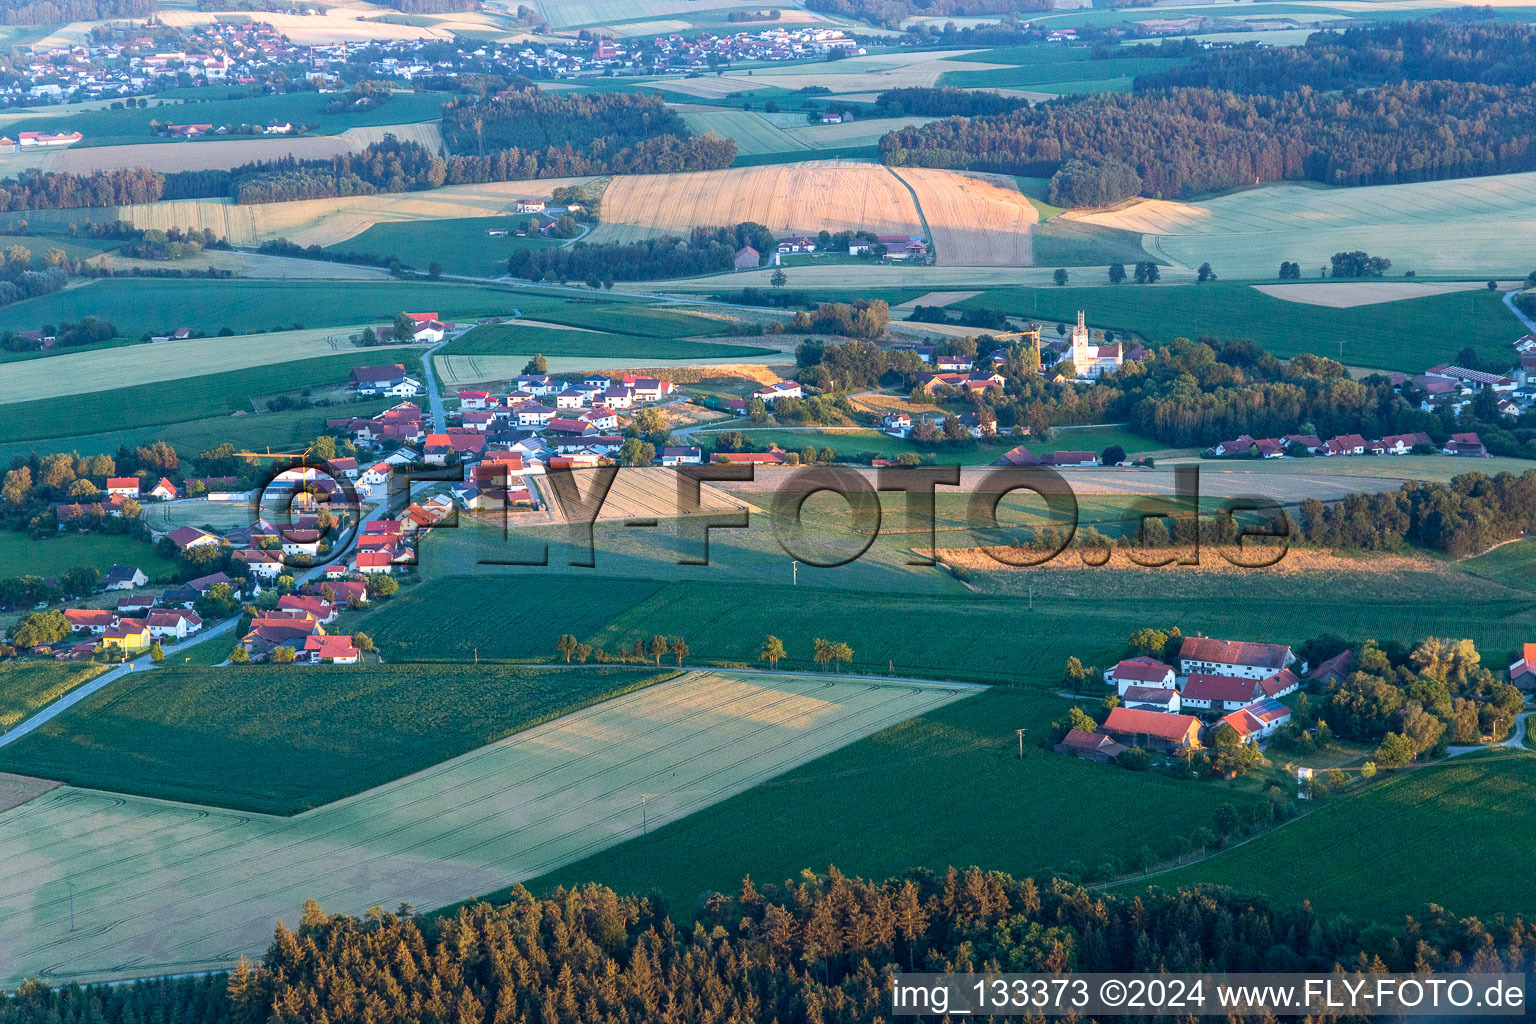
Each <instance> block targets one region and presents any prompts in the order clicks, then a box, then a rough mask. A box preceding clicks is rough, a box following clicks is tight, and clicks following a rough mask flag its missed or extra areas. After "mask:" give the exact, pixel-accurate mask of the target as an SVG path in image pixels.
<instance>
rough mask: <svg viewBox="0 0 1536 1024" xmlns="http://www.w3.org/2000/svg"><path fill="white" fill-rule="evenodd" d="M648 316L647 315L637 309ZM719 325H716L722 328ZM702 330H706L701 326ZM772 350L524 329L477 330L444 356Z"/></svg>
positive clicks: (650, 355)
mask: <svg viewBox="0 0 1536 1024" xmlns="http://www.w3.org/2000/svg"><path fill="white" fill-rule="evenodd" d="M635 312H639V313H645V312H648V311H647V310H643V309H637V310H635ZM718 322H719V321H715V323H718ZM700 326H701V327H704V326H706V324H705V323H701V325H700ZM772 351H773V349H766V348H756V347H753V346H748V345H718V344H711V343H709V342H705V341H682V340H678V339H670V338H637V337H632V336H626V335H622V334H600V333H597V332H595V331H569V330H562V329H560V328H551V327H530V326H524V325H522V324H488V325H486V326H484V327H476V328H475V329H474V330H472V331H470V332H469V333H468V334H465V335H463V336H462V337H459V338H455V339H454V340H453V341H451V342H449V343H448V344H447V346H445V347H444V348H443V349H442V351H441V353H440V354H441V355H445V356H511V355H516V356H521V355H528V356H531V355H533V354H534V353H542V354H544V355H546V356H549V357H551V358H554V357H561V358H578V359H585V358H603V359H729V358H732V357H737V358H746V357H748V356H758V355H766V354H768V353H770V352H772Z"/></svg>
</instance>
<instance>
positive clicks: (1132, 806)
mask: <svg viewBox="0 0 1536 1024" xmlns="http://www.w3.org/2000/svg"><path fill="white" fill-rule="evenodd" d="M1067 706H1068V705H1067V703H1066V702H1064V701H1062V700H1059V699H1055V698H1050V697H1045V696H1042V695H1038V694H1028V693H1022V692H1019V691H1011V690H991V691H988V692H985V693H981V694H978V695H977V696H975V697H972V698H970V699H968V700H963V701H959V702H957V703H955V704H951V705H948V706H946V707H943V708H940V709H938V710H936V711H932V712H929V713H928V714H926V715H924V716H922V717H921V718H916V719H913V720H911V721H908V722H905V723H903V724H901V725H898V726H896V727H894V728H891V729H887V730H885V731H884V732H880V733H876V734H875V735H874V736H871V737H869V738H867V739H864V740H860V741H859V742H857V743H854V744H851V745H849V746H847V747H845V748H844V749H842V750H839V751H836V752H835V753H832V754H829V755H827V756H826V757H823V758H821V759H819V760H817V761H812V762H811V763H809V764H807V765H803V766H801V767H800V768H798V769H796V770H794V771H792V772H789V773H788V774H786V775H784V776H781V777H780V778H777V779H774V780H772V781H770V782H767V783H764V784H762V785H759V786H757V787H756V788H755V789H752V790H750V791H748V792H746V793H743V794H742V795H740V796H738V797H734V798H732V799H730V800H727V801H725V802H724V803H721V804H717V805H716V806H714V807H710V808H706V809H705V810H702V811H700V812H698V813H696V814H693V815H691V816H690V817H688V818H686V819H684V820H683V821H680V822H675V823H673V824H671V825H667V826H666V827H664V828H661V829H658V830H656V831H655V832H653V833H652V834H651V835H648V836H645V837H643V838H638V839H632V840H630V841H629V842H627V843H624V844H621V845H619V846H615V847H613V848H612V849H609V850H606V851H604V852H602V853H598V854H596V855H594V856H591V857H588V858H586V859H585V860H581V861H577V862H576V863H574V864H571V865H568V866H567V867H565V868H562V869H560V870H558V871H555V872H552V873H550V874H548V875H545V876H543V877H542V878H538V879H535V880H533V881H532V882H529V883H527V884H528V886H529V888H531V889H532V890H533V891H534V892H542V891H545V890H547V889H549V888H551V887H553V886H554V885H557V884H565V885H570V884H572V883H576V882H588V881H591V882H599V883H601V884H604V885H609V886H612V887H613V888H615V889H617V890H618V891H620V892H640V893H644V892H647V891H649V890H650V889H651V888H652V887H656V888H660V889H661V890H662V891H663V892H664V893H666V895H667V896H668V897H669V898H670V900H671V904H672V910H673V912H674V913H675V914H677V915H678V916H679V917H684V918H686V917H689V916H691V913H692V911H693V909H694V907H695V906H696V901H697V899H698V898H699V896H700V894H701V893H704V892H711V891H724V892H735V891H737V890H738V889H739V888H740V887H741V880H742V878H743V877H744V876H746V875H751V877H752V880H753V882H754V883H755V884H756V885H758V886H759V887H761V886H763V885H766V884H777V883H782V882H784V881H786V880H789V881H795V880H798V878H799V876H800V872H801V870H802V869H805V868H809V869H811V870H814V871H825V870H826V869H827V867H828V865H836V866H837V867H838V868H839V869H840V870H842V871H843V872H845V873H847V874H850V875H859V876H862V877H865V878H886V877H889V876H892V875H899V874H901V873H902V872H904V871H906V870H908V869H909V868H914V867H925V868H929V869H932V870H935V871H938V872H940V873H942V872H943V871H944V869H945V868H946V867H948V866H950V865H954V866H956V867H959V868H964V867H968V866H970V865H973V864H975V865H981V866H982V867H984V868H988V869H996V870H999V871H1007V872H1009V873H1011V874H1013V875H1015V876H1016V877H1020V878H1022V877H1026V876H1030V875H1034V876H1036V877H1039V876H1042V875H1046V874H1049V873H1050V872H1051V871H1053V870H1055V871H1060V872H1074V873H1076V872H1082V871H1084V870H1085V869H1094V868H1098V867H1099V866H1100V865H1101V864H1103V863H1104V862H1105V860H1106V859H1107V858H1111V857H1113V858H1115V859H1116V860H1117V861H1120V862H1124V861H1125V860H1126V859H1128V858H1131V857H1133V856H1135V855H1136V853H1137V851H1138V850H1139V849H1140V848H1141V847H1143V846H1146V847H1148V848H1150V849H1151V850H1152V851H1153V852H1154V853H1155V854H1158V855H1163V856H1166V855H1171V854H1173V853H1174V852H1175V847H1174V844H1175V843H1176V841H1177V840H1178V838H1179V837H1183V836H1189V835H1192V834H1193V833H1194V831H1195V830H1196V829H1198V828H1202V827H1209V823H1210V820H1211V817H1212V815H1213V814H1214V813H1215V811H1216V808H1217V807H1218V806H1220V805H1221V804H1223V803H1232V804H1234V805H1237V806H1238V807H1241V808H1246V807H1248V806H1249V805H1250V804H1252V803H1253V802H1254V801H1255V800H1256V799H1258V798H1257V797H1256V796H1254V794H1252V793H1251V792H1246V791H1242V790H1236V789H1230V788H1228V787H1226V786H1223V785H1215V784H1208V783H1184V782H1178V781H1175V780H1173V779H1169V778H1167V777H1166V776H1161V775H1155V774H1151V773H1146V774H1133V773H1130V772H1127V771H1124V770H1123V769H1120V768H1116V767H1113V766H1107V765H1096V764H1091V763H1089V762H1087V761H1078V760H1075V759H1068V758H1065V757H1057V756H1056V755H1054V754H1051V753H1048V752H1045V751H1042V750H1040V749H1038V748H1037V747H1036V746H1035V743H1036V741H1037V740H1038V738H1039V737H1040V736H1041V735H1042V734H1043V733H1044V731H1045V730H1046V729H1047V728H1048V727H1049V724H1050V722H1051V721H1052V720H1053V719H1055V718H1059V717H1060V716H1061V715H1062V714H1063V713H1064V712H1065V711H1066V708H1067ZM1020 728H1023V729H1027V730H1028V732H1026V734H1025V742H1026V750H1025V754H1026V756H1025V759H1024V760H1023V761H1020V760H1018V740H1017V737H1016V734H1015V732H1014V730H1015V729H1020Z"/></svg>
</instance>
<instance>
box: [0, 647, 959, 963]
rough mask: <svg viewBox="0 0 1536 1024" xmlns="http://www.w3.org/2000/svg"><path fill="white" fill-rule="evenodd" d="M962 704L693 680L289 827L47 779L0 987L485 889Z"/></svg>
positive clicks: (2, 953) (852, 689) (25, 831)
mask: <svg viewBox="0 0 1536 1024" xmlns="http://www.w3.org/2000/svg"><path fill="white" fill-rule="evenodd" d="M161 671H162V672H169V670H161ZM318 671H321V672H324V671H325V670H324V669H321V670H318ZM574 671H576V672H581V671H584V670H582V669H577V670H574ZM155 674H159V673H155ZM204 674H205V675H206V673H204ZM310 674H312V673H306V675H310ZM357 675H358V676H361V675H362V673H357ZM960 696H963V691H958V690H956V689H955V688H952V687H944V686H917V685H911V684H901V685H878V684H877V685H871V684H869V683H867V682H859V683H842V682H839V681H837V680H835V679H830V678H827V677H800V678H795V677H785V676H767V675H755V676H733V675H731V674H730V673H689V674H687V675H685V676H683V677H681V678H679V679H676V680H674V681H671V682H667V683H662V684H659V685H656V686H651V687H648V688H646V689H643V690H639V691H636V692H634V693H630V694H628V695H626V696H623V697H619V698H617V699H615V700H611V701H606V702H603V703H600V704H596V705H594V706H592V707H589V708H586V709H584V710H582V711H578V712H576V713H574V714H571V715H568V716H566V717H564V718H560V719H556V720H554V721H552V722H548V723H546V724H544V725H540V726H536V727H534V728H532V729H527V730H525V731H523V732H519V733H515V734H514V735H511V736H509V737H507V738H505V739H502V740H499V741H497V742H495V743H493V744H491V745H490V746H486V747H481V748H480V749H478V750H474V751H472V752H470V753H467V754H464V755H462V756H460V757H458V758H455V759H454V760H452V761H448V762H446V763H444V764H440V765H436V766H434V767H432V768H428V769H426V770H425V771H422V772H419V773H417V774H415V775H412V776H409V777H407V778H403V779H400V780H399V781H396V782H391V783H388V784H386V785H383V786H380V787H378V788H375V789H372V790H369V791H367V792H364V793H361V794H359V795H357V796H354V797H351V798H348V799H346V800H343V801H340V802H338V803H334V804H329V805H327V806H325V807H322V808H319V809H317V810H315V811H311V812H309V813H307V814H304V815H302V816H300V817H297V818H274V817H269V816H266V815H258V814H250V813H234V812H225V811H219V810H211V809H208V808H204V807H198V806H193V805H185V804H173V803H165V802H159V801H152V800H146V799H143V798H138V797H126V798H125V797H121V796H117V795H113V794H108V793H101V792H95V791H90V790H78V789H73V788H70V787H64V788H61V789H56V790H54V791H52V792H51V793H48V794H47V795H45V796H43V797H40V798H38V799H36V800H33V801H32V802H31V803H28V804H24V805H23V806H21V807H19V808H16V809H14V810H13V811H9V812H6V814H5V816H4V817H3V818H0V860H3V861H4V862H5V863H6V864H7V866H8V867H9V868H10V870H8V871H6V872H5V873H4V877H3V878H0V964H4V968H3V970H0V984H3V985H5V986H7V987H14V986H15V985H16V984H17V982H18V981H19V980H20V979H21V978H22V977H36V976H39V975H45V976H46V977H48V978H49V979H50V980H55V981H59V982H66V981H69V980H79V981H86V980H106V979H109V978H118V977H124V976H138V975H145V974H155V973H165V972H169V971H190V970H212V969H222V968H228V967H230V966H231V965H232V964H233V963H234V960H235V958H236V957H237V956H239V955H241V954H246V955H257V954H259V953H260V952H261V950H262V949H264V948H265V947H266V945H267V944H268V943H269V942H270V941H271V937H272V929H273V927H274V925H275V924H276V922H277V921H278V920H279V919H281V920H283V921H285V922H287V923H288V924H289V925H290V926H292V925H296V924H297V922H298V920H299V917H300V915H301V913H302V907H303V903H304V901H305V900H306V899H308V898H311V897H313V898H314V899H317V900H319V901H320V903H321V904H322V905H324V906H325V907H326V909H327V910H330V911H332V912H334V913H344V914H354V915H358V914H361V913H362V912H363V911H364V910H366V908H368V907H371V906H389V907H393V906H396V905H397V904H399V903H401V902H409V903H411V904H413V905H415V906H417V907H420V908H422V909H424V910H426V909H432V908H434V907H439V906H442V905H444V904H447V903H452V902H455V901H457V900H461V899H465V898H468V897H472V896H476V895H479V894H481V893H486V892H491V891H493V890H496V889H500V888H504V887H506V886H508V885H511V884H512V883H513V882H516V881H518V880H521V879H526V878H531V877H534V876H537V875H542V874H545V873H547V872H549V871H552V870H554V869H555V868H557V867H559V866H560V865H562V864H566V863H569V862H570V861H573V860H576V859H578V858H580V857H583V856H587V855H590V854H592V853H595V852H597V851H599V850H601V849H604V848H606V847H607V846H610V845H612V844H614V843H617V842H620V841H622V840H624V839H626V838H629V837H631V836H634V835H639V834H641V833H642V832H643V831H644V830H645V829H646V828H647V827H649V828H653V829H654V828H659V827H661V826H663V825H665V824H666V823H667V822H669V821H673V820H676V819H678V818H681V817H683V816H685V815H688V814H692V813H694V812H696V811H698V810H701V809H702V808H704V807H707V806H709V805H710V804H713V803H716V802H718V801H720V800H724V799H727V798H729V797H731V796H734V795H736V794H738V793H741V792H743V791H745V790H747V789H749V788H750V787H752V786H754V785H756V784H758V783H760V782H763V781H765V780H767V779H770V778H773V777H776V776H778V775H781V774H783V773H784V772H786V771H789V770H791V769H793V768H795V767H796V766H798V765H800V764H803V763H804V762H806V761H809V760H812V759H814V758H816V757H819V756H821V755H823V754H826V753H828V752H830V751H833V750H836V749H837V748H839V747H842V746H844V745H846V744H848V743H851V742H853V741H855V740H857V739H860V738H862V737H864V736H867V735H869V734H871V733H875V732H878V731H880V730H881V729H885V728H888V727H890V726H892V725H895V724H896V723H898V722H902V721H905V720H906V719H908V718H911V717H913V716H914V715H921V714H925V713H927V712H929V711H931V710H933V709H934V708H935V707H938V706H941V705H943V704H945V703H948V702H950V701H953V700H955V699H957V698H958V697H960ZM358 703H360V702H358ZM454 713H455V714H457V713H459V712H458V710H456V711H455V712H454ZM208 739H209V741H210V742H213V743H215V745H217V743H218V742H219V741H218V740H217V738H216V734H214V733H211V732H210V733H209V734H208ZM21 745H22V744H18V746H21ZM197 745H198V746H206V745H207V744H204V743H198V744H197ZM125 767H126V766H125ZM642 794H643V795H644V797H645V808H644V819H643V820H642V810H641V796H642ZM172 852H174V854H175V855H174V856H170V854H171V853H172ZM66 882H68V883H71V884H72V886H73V892H74V908H75V915H76V919H77V922H78V924H79V927H78V930H76V931H71V930H70V928H69V919H70V898H69V887H68V886H66Z"/></svg>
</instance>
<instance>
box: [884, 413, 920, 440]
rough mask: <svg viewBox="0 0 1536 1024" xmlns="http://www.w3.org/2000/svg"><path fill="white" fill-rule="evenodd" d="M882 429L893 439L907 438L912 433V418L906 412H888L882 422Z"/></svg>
mask: <svg viewBox="0 0 1536 1024" xmlns="http://www.w3.org/2000/svg"><path fill="white" fill-rule="evenodd" d="M880 429H881V430H882V431H884V432H885V433H887V434H890V435H891V436H892V437H906V436H907V435H908V434H910V433H912V417H911V416H908V415H907V414H906V413H904V412H888V413H886V414H885V416H884V417H882V418H881V420H880Z"/></svg>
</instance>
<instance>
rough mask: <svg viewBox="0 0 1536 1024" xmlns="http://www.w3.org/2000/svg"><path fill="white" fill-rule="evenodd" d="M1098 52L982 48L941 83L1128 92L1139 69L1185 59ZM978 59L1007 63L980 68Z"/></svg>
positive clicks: (1154, 69) (1162, 67)
mask: <svg viewBox="0 0 1536 1024" xmlns="http://www.w3.org/2000/svg"><path fill="white" fill-rule="evenodd" d="M1071 24H1073V25H1077V24H1080V23H1079V22H1071ZM1096 52H1097V51H1090V50H1087V49H1084V48H1082V47H1072V48H1067V47H1062V46H1057V45H1050V44H1037V45H1034V46H1010V47H1004V48H1001V49H996V50H983V51H981V52H980V53H974V54H969V55H968V56H966V57H964V58H962V59H961V60H962V62H963V63H964V64H965V65H966V67H967V70H961V71H951V72H948V73H946V74H943V75H942V76H940V78H939V81H938V84H939V85H941V86H953V87H955V88H957V89H1023V90H1027V91H1030V92H1040V93H1049V94H1066V93H1080V92H1124V91H1126V90H1128V89H1130V87H1131V81H1132V79H1134V78H1135V77H1136V76H1137V75H1146V74H1155V73H1157V72H1159V71H1166V70H1168V69H1169V68H1174V67H1178V66H1179V65H1181V64H1184V63H1186V62H1185V60H1184V59H1183V58H1168V57H1115V56H1109V57H1100V58H1098V59H1095V58H1094V54H1095V53H1096ZM1109 52H1110V53H1113V51H1109ZM977 63H983V64H1001V65H1007V66H1006V67H991V68H983V69H976V68H975V67H974V65H976V64H977Z"/></svg>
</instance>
